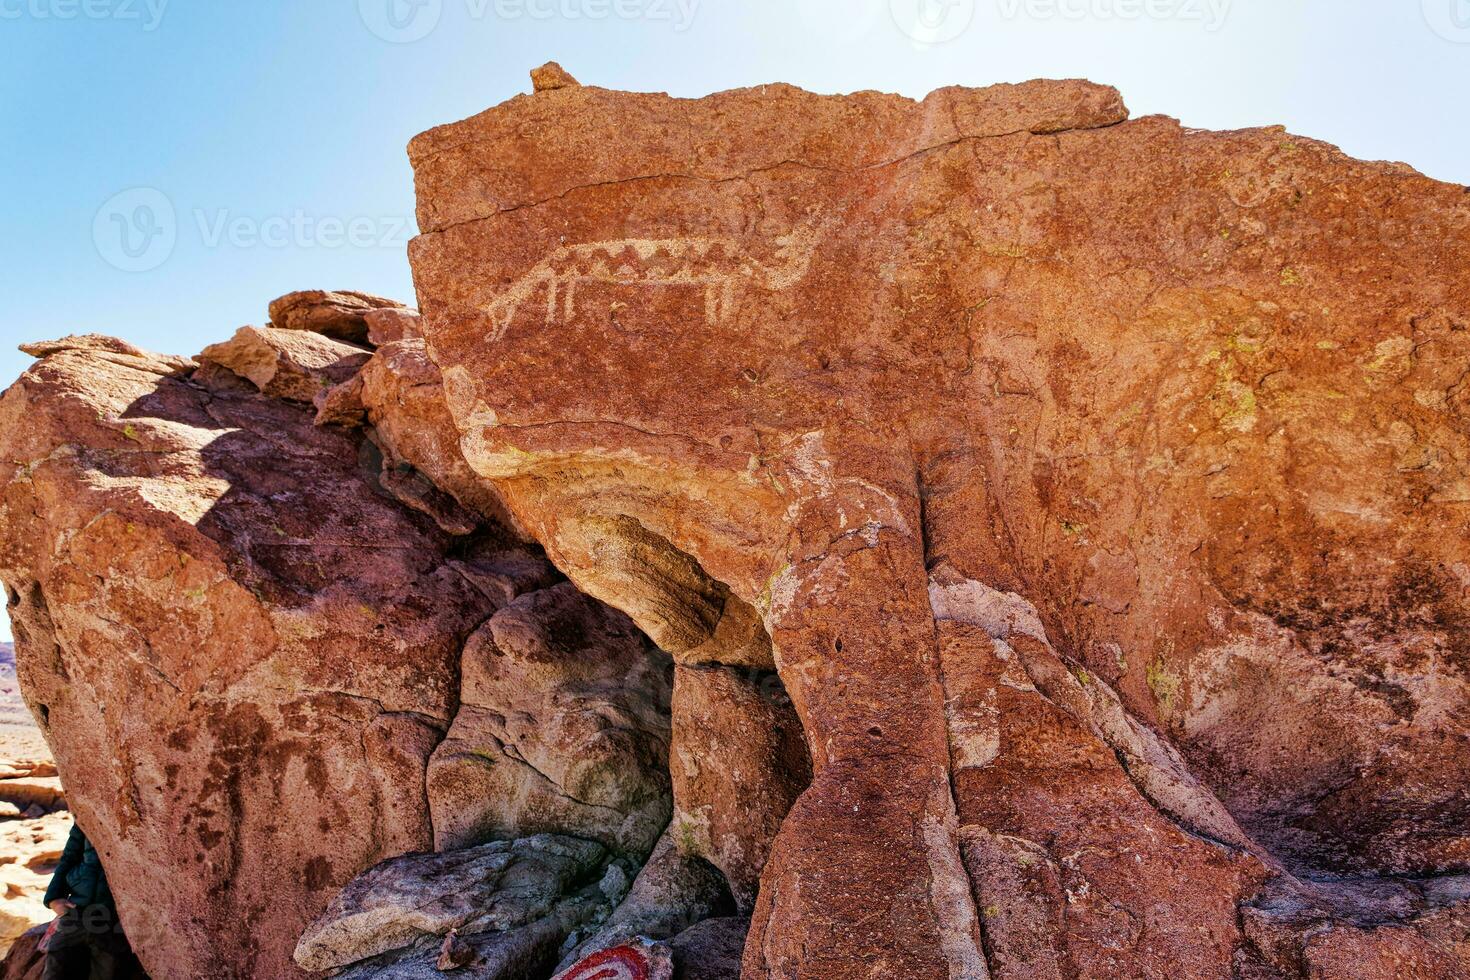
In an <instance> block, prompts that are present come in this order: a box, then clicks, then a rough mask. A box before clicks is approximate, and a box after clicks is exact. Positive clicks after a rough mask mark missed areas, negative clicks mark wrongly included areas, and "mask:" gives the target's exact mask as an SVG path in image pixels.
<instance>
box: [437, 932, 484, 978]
mask: <svg viewBox="0 0 1470 980" xmlns="http://www.w3.org/2000/svg"><path fill="white" fill-rule="evenodd" d="M475 956H476V954H475V947H473V946H471V945H470V944H469V943H467V942H465V941H464V940H463V939H460V938H459V930H458V929H450V930H449V935H447V936H445V937H444V945H443V946H441V947H439V958H438V959H437V960H435V961H434V969H436V970H438V971H439V972H440V973H448V972H449V971H450V970H458V969H459V968H460V967H462V966H469V965H470V964H471V963H473V962H474V961H475Z"/></svg>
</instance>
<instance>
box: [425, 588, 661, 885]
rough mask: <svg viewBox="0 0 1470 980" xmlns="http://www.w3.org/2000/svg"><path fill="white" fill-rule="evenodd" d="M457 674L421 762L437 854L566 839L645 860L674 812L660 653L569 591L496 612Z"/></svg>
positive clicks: (537, 595) (545, 593) (628, 625)
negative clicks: (442, 729) (433, 742)
mask: <svg viewBox="0 0 1470 980" xmlns="http://www.w3.org/2000/svg"><path fill="white" fill-rule="evenodd" d="M461 673H462V686H461V689H460V707H459V711H458V713H457V714H456V715H455V717H454V723H453V724H452V725H451V726H450V728H449V733H448V734H447V735H446V736H445V738H444V741H443V742H441V743H440V744H439V746H438V747H437V748H436V749H435V750H434V755H433V757H432V758H431V759H430V760H429V771H428V784H427V785H428V795H429V809H430V813H431V815H432V818H433V823H434V846H435V847H436V848H438V849H439V850H451V849H454V848H461V847H466V846H469V845H473V844H478V843H481V842H483V841H487V840H498V839H508V838H515V837H522V836H527V835H530V834H537V833H547V832H550V831H560V832H563V833H569V834H575V835H577V836H580V837H586V838H590V839H592V840H596V841H598V842H600V843H602V844H603V845H604V846H606V847H608V848H610V849H612V850H614V851H616V852H618V853H619V854H621V855H624V856H631V857H632V858H633V859H634V860H636V861H638V862H640V863H641V862H642V860H643V859H644V858H645V857H647V855H648V853H649V852H650V851H651V850H652V849H653V845H654V842H655V841H657V839H658V837H659V834H660V833H661V832H662V831H663V829H664V827H665V826H667V824H668V822H669V815H670V812H671V803H670V793H669V776H668V756H669V711H668V699H669V693H668V692H669V681H670V679H669V673H670V665H669V664H668V662H667V658H666V657H665V656H664V655H663V654H662V653H661V652H660V651H658V650H657V649H656V648H654V647H653V646H652V645H651V644H650V643H649V642H648V639H647V637H645V636H644V635H643V634H642V633H640V632H638V630H637V629H636V628H635V627H634V626H633V624H632V622H631V621H630V620H629V619H628V618H627V617H626V616H624V615H623V614H622V613H619V612H616V611H615V610H612V609H609V608H607V607H606V606H603V605H602V604H601V603H598V602H596V601H595V600H592V599H589V598H588V597H586V596H584V595H582V594H581V593H579V592H578V591H577V590H576V589H575V588H573V587H572V585H571V584H569V583H565V582H563V583H561V584H559V585H556V586H553V587H551V588H548V589H542V590H540V591H537V592H532V593H528V594H526V595H523V596H521V597H519V598H517V599H516V600H515V601H513V602H511V603H509V604H508V605H506V606H505V607H504V608H503V609H501V610H500V611H499V612H497V613H496V614H495V615H494V616H492V617H490V620H489V621H488V622H487V623H486V624H485V625H484V626H483V627H481V628H480V630H478V631H477V632H476V633H475V634H474V636H472V637H471V638H470V640H469V642H468V643H467V644H466V646H465V650H464V656H463V659H462V665H461Z"/></svg>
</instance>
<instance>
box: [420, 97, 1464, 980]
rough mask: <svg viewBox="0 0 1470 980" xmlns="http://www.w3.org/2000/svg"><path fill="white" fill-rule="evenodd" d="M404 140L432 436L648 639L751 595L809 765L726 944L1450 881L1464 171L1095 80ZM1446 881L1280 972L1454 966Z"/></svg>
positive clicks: (905, 955)
mask: <svg viewBox="0 0 1470 980" xmlns="http://www.w3.org/2000/svg"><path fill="white" fill-rule="evenodd" d="M410 156H411V159H412V162H413V164H414V167H415V181H416V186H417V190H418V195H419V224H420V227H421V229H422V230H423V234H422V235H421V236H420V237H419V238H418V239H416V240H415V241H414V243H413V244H412V246H411V248H410V258H411V260H412V262H413V265H414V275H415V284H416V289H417V292H418V295H419V298H420V301H421V307H422V310H423V317H422V327H423V331H424V334H425V337H426V339H427V343H428V348H429V349H430V350H431V351H432V352H433V357H434V360H435V361H436V363H437V365H438V367H439V369H440V371H441V373H442V377H443V380H444V389H445V396H446V403H447V405H448V407H449V410H450V412H451V414H452V416H453V419H454V423H455V426H456V428H457V429H458V431H459V433H460V434H461V440H460V443H461V446H462V449H463V452H464V456H465V459H466V461H467V462H468V464H469V465H470V467H471V468H472V469H473V470H474V471H475V472H476V473H477V474H479V475H480V476H482V477H484V478H487V479H490V480H493V481H494V482H495V484H496V486H497V489H498V490H499V492H500V493H501V495H502V496H503V498H504V499H505V500H506V502H507V505H508V507H509V508H510V510H511V512H512V513H513V514H514V515H515V518H516V519H517V521H518V522H519V523H520V525H521V526H522V527H524V528H525V529H526V530H527V532H528V533H530V534H531V535H532V536H533V537H535V538H536V539H537V540H538V541H540V542H541V543H543V544H544V546H545V547H546V549H547V552H548V555H549V556H550V557H551V558H552V560H553V561H555V562H556V564H557V565H558V567H559V568H561V569H563V570H564V571H565V572H566V573H567V574H568V576H569V577H570V578H571V579H572V580H573V582H575V583H577V584H578V585H579V587H581V588H583V589H584V590H585V591H587V592H588V593H590V594H592V595H595V596H597V597H598V598H599V599H602V600H603V601H606V602H608V603H610V604H612V605H614V606H616V607H617V608H619V609H622V610H623V611H625V612H626V613H628V615H629V616H631V617H632V619H633V620H634V621H635V622H637V623H638V624H639V626H640V627H641V628H642V629H643V630H644V631H645V632H647V633H648V634H649V635H650V636H651V637H653V638H654V640H655V641H656V642H658V643H659V645H660V646H661V647H663V648H664V649H666V650H668V651H669V652H670V653H671V654H673V655H674V656H675V658H676V659H679V662H680V663H684V662H685V661H684V660H683V659H682V658H683V657H684V655H685V652H686V651H688V650H691V649H694V648H696V647H699V646H700V645H701V644H705V643H708V641H709V638H710V637H711V636H713V635H714V634H715V633H716V632H717V631H718V623H719V622H720V620H721V617H722V616H723V615H725V613H724V611H725V610H733V609H739V608H741V607H745V608H749V609H753V610H756V611H757V612H758V614H759V624H760V626H761V631H762V632H763V633H764V634H765V639H766V641H767V643H768V649H769V650H770V652H771V658H772V662H773V663H774V665H775V667H776V669H777V671H778V673H779V678H780V680H781V682H782V684H783V687H784V689H785V691H786V692H787V694H788V695H789V696H790V698H791V701H792V704H793V706H794V709H795V712H796V715H797V716H798V718H799V719H800V722H801V726H802V729H803V732H804V736H805V741H806V744H807V747H808V749H809V754H810V758H811V764H812V780H811V784H810V787H809V788H807V789H806V790H805V792H803V793H802V795H801V796H800V797H799V799H797V801H796V802H795V804H794V805H793V806H792V808H791V810H790V812H789V814H787V815H786V817H785V820H784V822H782V823H781V827H780V831H779V833H778V834H777V835H776V837H775V841H774V843H773V845H772V847H771V852H770V858H769V859H768V860H767V861H766V862H765V864H764V867H763V870H762V873H761V878H760V888H759V893H758V895H757V897H756V903H755V909H754V915H753V921H752V925H751V931H750V937H749V941H748V943H747V946H746V951H745V966H744V970H745V976H747V977H777V976H792V975H812V976H905V977H929V976H935V977H940V976H948V977H955V976H965V977H971V976H983V975H985V973H986V972H987V971H988V970H989V971H993V972H997V973H1001V974H1006V973H1008V972H1011V971H1019V973H1018V975H1038V976H1044V975H1069V973H1068V971H1081V972H1082V974H1084V975H1130V976H1132V975H1140V976H1141V975H1187V976H1223V975H1230V974H1231V972H1232V970H1233V969H1234V964H1235V963H1236V961H1237V960H1238V959H1240V960H1249V959H1251V958H1252V957H1256V956H1257V955H1258V953H1259V950H1258V949H1257V948H1256V943H1257V942H1258V940H1257V939H1256V938H1253V937H1252V935H1251V934H1250V932H1249V930H1248V929H1247V928H1246V926H1245V925H1244V924H1243V922H1244V920H1243V918H1242V915H1241V913H1240V909H1241V908H1242V907H1244V906H1246V905H1247V904H1248V903H1250V902H1251V901H1253V899H1254V896H1256V895H1257V894H1258V893H1259V892H1260V890H1261V889H1262V888H1264V887H1266V885H1267V884H1268V883H1272V882H1275V883H1280V882H1295V883H1296V884H1295V885H1294V886H1293V887H1296V886H1297V885H1302V883H1303V882H1308V881H1312V880H1316V879H1319V878H1321V877H1323V876H1346V877H1348V878H1355V877H1363V878H1366V879H1369V880H1372V879H1376V878H1388V879H1393V880H1395V881H1397V880H1399V879H1401V878H1403V877H1404V876H1409V877H1413V878H1417V877H1420V876H1430V877H1432V878H1433V877H1443V876H1450V877H1452V876H1455V875H1458V874H1460V873H1463V872H1464V871H1466V870H1470V868H1467V865H1466V863H1465V862H1466V856H1467V854H1470V851H1467V846H1470V797H1467V796H1466V794H1465V793H1464V791H1463V785H1462V783H1463V781H1456V780H1453V779H1448V778H1445V777H1444V774H1446V773H1453V772H1460V771H1463V770H1464V768H1465V765H1466V761H1467V758H1466V755H1465V753H1466V751H1467V746H1470V727H1467V721H1466V719H1467V718H1470V713H1467V711H1466V705H1467V704H1470V686H1467V680H1470V678H1467V672H1470V662H1467V661H1466V656H1465V652H1466V650H1467V649H1470V646H1467V643H1470V620H1467V618H1466V617H1465V615H1464V610H1465V607H1466V601H1467V597H1470V594H1467V589H1470V572H1467V571H1466V569H1467V568H1470V553H1467V550H1466V545H1465V542H1466V540H1470V538H1467V535H1466V534H1465V533H1456V532H1457V531H1458V532H1464V531H1466V530H1470V527H1467V525H1466V520H1465V515H1464V513H1463V511H1464V502H1465V501H1466V500H1467V499H1470V491H1467V487H1470V426H1467V424H1466V418H1465V410H1466V404H1467V403H1466V390H1465V386H1464V384H1463V381H1464V377H1465V373H1466V371H1467V370H1470V329H1467V326H1466V325H1467V323H1470V292H1467V290H1470V286H1467V283H1470V276H1467V275H1466V273H1467V268H1466V261H1465V256H1466V255H1470V221H1467V219H1466V208H1467V204H1466V197H1465V195H1464V194H1463V188H1460V187H1454V186H1449V185H1444V184H1439V183H1436V182H1434V181H1431V180H1428V179H1426V178H1424V177H1422V176H1420V175H1418V174H1416V173H1413V172H1412V171H1410V170H1409V169H1408V168H1405V167H1402V166H1397V165H1383V164H1370V163H1360V162H1357V161H1353V160H1350V159H1348V158H1346V157H1344V156H1343V155H1342V154H1341V153H1339V152H1338V151H1336V150H1335V149H1333V148H1331V147H1328V146H1324V145H1322V144H1319V143H1314V142H1312V141H1310V140H1305V139H1301V138H1298V137H1294V136H1291V135H1289V134H1287V133H1285V132H1284V131H1282V130H1279V129H1268V130H1254V131H1246V132H1238V133H1208V132H1201V131H1197V130H1188V129H1184V128H1182V127H1181V126H1179V125H1178V124H1177V123H1175V122H1173V121H1172V120H1167V119H1162V118H1147V119H1140V120H1135V121H1127V113H1126V110H1125V109H1124V108H1123V105H1122V102H1121V100H1120V99H1119V97H1118V95H1117V93H1116V92H1114V91H1113V90H1111V89H1107V88H1103V87H1100V86H1095V85H1090V84H1087V83H1081V82H1032V83H1027V84H1025V85H1019V86H996V87H992V88H989V89H983V90H978V91H977V90H967V89H943V90H940V91H937V92H935V93H932V94H931V95H930V96H928V97H927V98H926V99H924V100H923V101H921V102H915V101H911V100H908V99H902V98H898V97H894V96H884V95H878V94H873V93H862V94H859V95H854V96H848V97H824V96H817V95H812V94H810V93H806V92H802V91H800V90H797V89H793V88H790V87H787V86H763V87H761V88H758V89H746V90H739V91H734V92H726V93H720V94H717V95H713V96H710V97H707V98H704V99H697V100H681V99H673V98H669V97H667V96H664V95H658V94H637V93H623V92H611V91H607V90H603V89H598V88H595V87H590V86H581V87H569V88H563V89H560V90H557V91H555V92H539V93H537V94H536V95H534V96H529V97H518V98H515V99H512V100H511V101H509V102H507V103H505V104H503V105H500V106H497V107H495V108H493V109H490V110H488V111H487V112H485V113H482V114H480V115H478V116H475V117H473V118H471V119H467V120H464V121H463V122H459V123H455V124H453V125H450V126H444V127H440V128H437V129H434V130H431V131H429V132H428V133H425V134H423V135H422V136H420V137H418V138H417V139H416V140H415V141H414V142H413V144H412V145H411V147H410ZM508 159H514V160H515V161H516V162H517V165H516V166H512V167H507V166H505V165H504V161H505V160H508ZM967 583H968V584H967ZM951 589H958V590H960V591H961V592H965V591H967V590H968V591H969V592H973V593H975V594H977V595H981V596H984V597H990V598H994V596H1000V597H1003V598H1004V602H1003V603H1002V604H1003V605H1010V606H1013V607H1014V609H1015V610H1018V611H1024V610H1028V609H1029V610H1034V615H1032V614H1031V613H1026V614H1025V615H1024V616H1023V617H1022V618H1023V619H1025V623H1024V624H1021V623H1019V621H1018V623H1017V624H1016V625H1015V628H1012V627H1011V626H1006V627H1005V628H1000V626H998V625H997V624H996V623H995V622H994V621H991V620H989V619H988V618H987V617H986V616H985V615H975V616H967V615H958V616H954V615H949V614H947V613H946V612H945V611H944V604H945V600H946V598H947V594H948V590H951ZM992 594H993V595H992ZM1018 615H1019V612H1018ZM753 646H755V647H759V646H760V644H753ZM701 662H703V663H706V664H708V663H726V661H724V660H722V659H721V655H720V654H719V653H715V654H714V655H713V656H711V657H708V658H704V659H702V661H701ZM683 737H684V736H683V735H682V733H680V732H677V731H676V733H675V736H674V742H675V746H676V752H677V747H678V746H679V744H680V743H681V741H682V740H683ZM1303 887H1306V888H1307V892H1308V893H1309V894H1315V893H1314V892H1312V889H1311V888H1310V887H1308V886H1303ZM1405 887H1406V886H1405ZM1453 894H1454V893H1453V891H1452V890H1449V891H1444V892H1437V893H1436V897H1434V898H1431V899H1428V900H1427V903H1428V906H1430V907H1431V908H1430V910H1429V911H1427V912H1426V913H1425V914H1424V915H1419V916H1418V917H1408V918H1404V917H1402V916H1399V915H1398V914H1397V913H1394V912H1393V911H1392V910H1389V909H1380V910H1379V911H1377V912H1376V913H1373V914H1372V915H1370V916H1369V917H1368V918H1366V919H1364V918H1357V919H1355V920H1354V921H1353V922H1352V924H1351V926H1352V927H1351V928H1348V927H1347V925H1346V924H1343V925H1342V926H1341V927H1339V928H1336V929H1329V930H1326V931H1323V932H1322V933H1321V936H1322V937H1323V938H1322V939H1321V940H1320V942H1321V943H1322V944H1324V947H1323V948H1317V949H1314V950H1313V951H1312V952H1311V954H1310V955H1311V956H1315V957H1317V959H1316V960H1314V961H1313V962H1321V963H1326V962H1328V960H1329V959H1331V958H1333V957H1336V958H1337V959H1336V960H1334V962H1346V961H1351V960H1355V959H1357V960H1362V961H1363V962H1375V963H1377V962H1380V961H1381V962H1383V963H1389V964H1393V963H1400V964H1404V963H1409V962H1421V961H1422V962H1424V963H1429V962H1430V960H1429V959H1427V958H1425V957H1427V955H1428V954H1427V953H1426V952H1425V948H1424V947H1417V946H1416V945H1415V944H1418V943H1424V944H1427V946H1428V948H1432V950H1433V951H1434V956H1436V957H1443V958H1445V960H1444V961H1446V962H1456V963H1458V964H1459V968H1460V969H1461V970H1462V971H1463V969H1465V968H1466V966H1465V963H1466V953H1465V952H1464V950H1465V948H1466V947H1465V946H1464V935H1465V934H1464V933H1463V931H1461V932H1456V929H1458V928H1459V927H1458V926H1457V925H1453V924H1451V925H1434V926H1430V925H1428V924H1427V923H1428V922H1430V921H1431V920H1432V921H1433V922H1435V923H1445V922H1448V923H1456V922H1459V921H1460V919H1459V915H1460V913H1459V912H1458V911H1456V910H1457V909H1459V908H1460V906H1461V900H1460V899H1456V898H1454V897H1453ZM1314 900H1315V899H1314ZM992 905H993V906H994V908H992ZM859 910H861V911H859ZM1339 914H1343V915H1345V914H1346V913H1339V912H1331V911H1329V912H1328V913H1326V914H1325V921H1329V922H1338V921H1341V920H1339V919H1337V918H1335V916H1338V915H1339ZM1374 916H1376V918H1375V917H1374ZM1426 916H1427V918H1426ZM1260 941H1261V942H1265V941H1266V940H1260ZM1315 941H1316V940H1306V939H1304V940H1302V942H1303V943H1307V944H1308V945H1310V944H1311V943H1312V942H1315ZM1411 947H1412V949H1411ZM1303 948H1305V947H1303ZM1414 949H1418V950H1419V952H1414V951H1413V950H1414ZM1420 953H1424V956H1421V957H1420V960H1413V959H1412V957H1414V956H1420ZM1303 955H1307V954H1305V953H1304V954H1303ZM1293 962H1295V963H1296V964H1297V966H1295V967H1293V969H1300V970H1305V967H1303V966H1301V962H1302V961H1301V960H1300V959H1298V960H1295V961H1293ZM1435 962H1440V961H1439V960H1435ZM1425 969H1430V968H1429V967H1426V968H1425ZM1434 969H1439V967H1437V966H1436V967H1434ZM1431 975H1434V974H1431Z"/></svg>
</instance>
